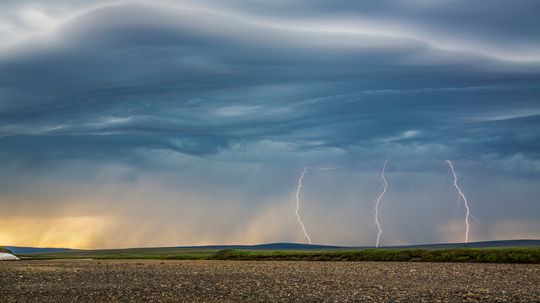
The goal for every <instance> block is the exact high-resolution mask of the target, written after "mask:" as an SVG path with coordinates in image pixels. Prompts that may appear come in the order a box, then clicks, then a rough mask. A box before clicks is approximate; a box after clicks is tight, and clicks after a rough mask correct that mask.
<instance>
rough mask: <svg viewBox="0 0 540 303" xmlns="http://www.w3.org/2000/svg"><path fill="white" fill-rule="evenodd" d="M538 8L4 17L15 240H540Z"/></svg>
mask: <svg viewBox="0 0 540 303" xmlns="http://www.w3.org/2000/svg"><path fill="white" fill-rule="evenodd" d="M539 13H540V2H539V1H532V0H523V1H519V4H518V3H516V2H514V1H508V0H491V1H483V0H482V1H473V2H471V1H464V0H438V1H427V0H404V1H399V2H396V1H389V0H376V1H375V0H367V1H356V2H355V1H345V0H336V1H322V0H290V1H282V0H276V1H259V0H255V1H242V0H226V1H217V0H199V1H194V0H193V1H190V0H186V1H172V0H171V1H166V0H158V1H148V2H144V1H138V2H137V1H133V2H132V1H98V0H95V1H78V0H75V1H67V0H59V1H54V3H52V1H44V0H43V1H39V0H17V1H15V0H4V1H2V2H1V3H0V162H1V163H2V165H0V244H3V245H18V246H54V247H74V248H109V247H137V246H175V245H205V244H256V243H269V242H302V243H303V242H306V241H307V239H306V237H305V236H304V234H303V232H302V229H301V226H300V224H299V223H298V222H297V217H296V214H295V210H296V199H295V193H296V190H297V182H298V178H299V177H300V175H301V173H302V171H303V169H304V167H334V168H336V169H333V170H317V169H310V170H308V172H307V173H306V175H305V176H304V179H303V180H302V181H303V186H302V188H301V191H300V195H299V200H300V201H299V203H300V205H299V206H300V208H299V215H300V216H301V219H302V223H303V224H304V225H305V227H306V231H307V232H308V233H309V235H310V237H311V240H312V241H313V243H318V244H334V245H358V246H360V245H361V246H369V245H375V241H376V238H377V233H378V229H377V226H376V224H375V218H374V207H375V203H376V199H377V197H378V196H379V195H380V193H381V192H382V190H383V182H382V179H381V169H382V167H383V165H384V163H385V161H388V162H387V166H386V169H385V179H386V180H387V181H388V191H387V192H386V193H385V195H384V197H382V200H381V201H380V205H379V207H380V209H379V210H380V211H379V218H378V219H379V221H380V224H381V228H382V230H383V233H382V235H381V236H382V237H381V245H402V244H420V243H435V242H463V241H465V218H466V208H465V205H464V203H463V201H462V200H459V199H458V198H459V196H458V191H457V190H456V188H455V187H454V186H453V181H454V180H453V176H452V174H451V171H450V170H449V166H448V165H447V163H446V162H445V160H451V161H452V163H453V164H454V167H455V171H456V173H457V177H458V179H459V180H458V185H459V186H460V188H461V189H462V190H463V192H464V193H465V194H466V197H467V199H468V206H469V207H470V214H471V216H470V217H469V223H470V238H469V240H470V241H482V240H497V239H524V238H528V239H538V238H540V201H539V198H540V19H539V18H538V14H539Z"/></svg>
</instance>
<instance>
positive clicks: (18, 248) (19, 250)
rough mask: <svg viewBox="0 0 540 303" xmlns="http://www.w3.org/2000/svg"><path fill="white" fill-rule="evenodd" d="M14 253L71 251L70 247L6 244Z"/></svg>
mask: <svg viewBox="0 0 540 303" xmlns="http://www.w3.org/2000/svg"><path fill="white" fill-rule="evenodd" d="M6 248H8V249H9V250H11V252H12V253H13V254H16V255H17V254H23V255H25V254H42V253H56V252H66V251H71V250H72V249H69V248H49V247H23V246H6Z"/></svg>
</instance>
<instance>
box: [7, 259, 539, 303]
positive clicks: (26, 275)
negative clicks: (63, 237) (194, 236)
mask: <svg viewBox="0 0 540 303" xmlns="http://www.w3.org/2000/svg"><path fill="white" fill-rule="evenodd" d="M0 299H1V302H3V303H6V302H76V301H77V302H134V301H135V302H182V301H190V302H191V301H195V302H274V301H296V302H372V301H375V302H437V301H442V302H457V301H460V302H461V301H467V302H539V301H540V265H538V264H486V263H420V262H418V263H415V262H316V261H310V262H302V261H262V262H253V261H251V262H250V261H208V260H198V261H193V260H191V261H170V260H167V261H160V260H142V261H141V260H123V261H120V260H101V261H98V260H56V261H55V260H49V261H37V260H34V261H20V262H3V263H0Z"/></svg>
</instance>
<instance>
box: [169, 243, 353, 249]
mask: <svg viewBox="0 0 540 303" xmlns="http://www.w3.org/2000/svg"><path fill="white" fill-rule="evenodd" d="M176 248H187V249H198V248H202V249H212V250H214V249H217V250H219V249H245V250H326V249H343V248H346V247H344V246H334V245H319V244H302V243H266V244H256V245H203V246H177V247H176Z"/></svg>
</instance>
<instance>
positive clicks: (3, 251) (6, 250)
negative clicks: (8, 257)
mask: <svg viewBox="0 0 540 303" xmlns="http://www.w3.org/2000/svg"><path fill="white" fill-rule="evenodd" d="M0 253H11V252H10V251H9V249H7V248H5V247H3V246H0Z"/></svg>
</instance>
